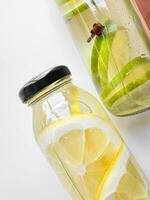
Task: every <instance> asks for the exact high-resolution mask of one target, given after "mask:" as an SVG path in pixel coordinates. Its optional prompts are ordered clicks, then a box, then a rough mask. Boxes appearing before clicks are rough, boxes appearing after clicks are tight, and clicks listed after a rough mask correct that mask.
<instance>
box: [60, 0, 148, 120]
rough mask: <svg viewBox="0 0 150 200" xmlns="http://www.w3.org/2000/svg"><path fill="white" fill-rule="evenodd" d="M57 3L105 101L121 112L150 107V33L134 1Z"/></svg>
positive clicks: (123, 114)
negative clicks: (99, 28)
mask: <svg viewBox="0 0 150 200" xmlns="http://www.w3.org/2000/svg"><path fill="white" fill-rule="evenodd" d="M57 3H58V5H59V8H60V10H61V12H62V14H63V16H64V19H65V21H66V23H67V25H68V27H69V30H70V32H71V34H72V36H73V39H74V41H75V43H76V46H77V47H78V49H79V51H80V54H81V55H82V57H83V58H84V61H85V64H86V66H87V68H88V70H89V72H90V74H91V76H92V79H93V81H94V83H95V86H96V88H97V91H98V93H99V94H100V96H101V99H102V100H103V102H104V104H105V106H106V107H107V108H108V109H109V110H110V111H111V112H112V113H113V114H115V115H118V116H125V115H130V114H135V113H137V112H141V111H143V110H145V109H149V105H150V34H149V29H148V27H147V25H146V23H145V22H144V19H143V18H142V16H141V14H140V12H139V10H138V7H137V6H136V3H135V1H134V0H121V1H120V0H118V1H116V0H113V1H112V0H102V1H99V0H94V1H89V0H86V1H83V0H69V1H60V0H57ZM95 24H101V25H102V27H103V28H102V29H101V32H98V33H97V32H93V27H94V25H95ZM90 36H91V37H90ZM89 37H90V40H88V38H89ZM89 41H90V42H89Z"/></svg>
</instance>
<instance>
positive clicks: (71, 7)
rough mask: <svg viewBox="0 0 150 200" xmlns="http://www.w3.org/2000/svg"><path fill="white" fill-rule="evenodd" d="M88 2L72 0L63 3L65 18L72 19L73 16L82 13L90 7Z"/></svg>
mask: <svg viewBox="0 0 150 200" xmlns="http://www.w3.org/2000/svg"><path fill="white" fill-rule="evenodd" d="M88 8H89V7H88V4H87V3H85V2H84V1H83V0H70V1H68V2H67V3H65V4H64V5H63V8H62V9H63V11H64V13H65V14H64V19H65V20H71V19H72V17H74V16H76V15H78V14H80V13H81V12H83V11H84V10H86V9H88Z"/></svg>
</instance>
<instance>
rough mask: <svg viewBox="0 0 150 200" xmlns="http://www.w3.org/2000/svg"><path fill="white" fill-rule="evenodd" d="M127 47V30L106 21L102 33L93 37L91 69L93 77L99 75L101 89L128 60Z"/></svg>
mask: <svg viewBox="0 0 150 200" xmlns="http://www.w3.org/2000/svg"><path fill="white" fill-rule="evenodd" d="M129 49H130V48H129V38H128V33H127V30H126V29H124V28H122V27H117V25H116V24H115V23H113V22H112V21H107V23H106V24H105V29H104V32H103V35H102V36H98V37H97V38H96V39H95V42H94V45H93V50H92V56H91V71H92V74H93V77H99V81H100V85H101V88H102V90H103V89H104V88H105V86H106V85H107V83H108V82H109V81H111V80H112V78H113V77H114V76H115V75H116V74H117V73H118V72H119V70H120V69H121V68H122V67H123V66H124V65H125V64H126V63H127V61H128V60H129V54H130V53H129V51H130V50H129ZM96 73H97V74H96Z"/></svg>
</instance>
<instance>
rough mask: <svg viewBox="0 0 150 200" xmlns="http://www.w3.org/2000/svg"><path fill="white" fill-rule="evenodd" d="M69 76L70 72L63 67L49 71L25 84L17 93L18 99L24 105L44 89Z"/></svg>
mask: <svg viewBox="0 0 150 200" xmlns="http://www.w3.org/2000/svg"><path fill="white" fill-rule="evenodd" d="M69 75H71V72H70V70H69V69H68V67H66V66H63V65H60V66H57V67H54V68H52V69H49V70H47V71H45V72H43V73H41V74H39V75H38V76H36V77H35V78H33V79H32V80H30V81H29V82H27V83H26V84H25V85H24V86H23V87H22V88H21V90H20V91H19V97H20V99H21V100H22V102H23V103H26V102H27V101H28V100H29V99H30V98H32V97H33V96H34V95H35V94H37V93H38V92H40V91H41V90H42V89H44V88H45V87H47V86H49V85H50V84H52V83H54V82H56V81H58V80H60V79H61V78H63V77H65V76H69Z"/></svg>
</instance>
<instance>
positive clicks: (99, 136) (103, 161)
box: [38, 114, 148, 200]
mask: <svg viewBox="0 0 150 200" xmlns="http://www.w3.org/2000/svg"><path fill="white" fill-rule="evenodd" d="M38 143H39V144H40V146H41V148H42V149H43V151H44V153H45V154H46V156H47V158H48V160H49V161H50V163H51V165H52V166H53V167H54V169H55V171H56V172H57V175H58V176H59V178H60V179H61V180H62V181H63V183H64V184H65V186H66V187H67V189H68V190H69V191H70V193H71V194H72V197H73V199H75V200H79V199H85V200H91V199H92V200H105V199H107V200H112V199H115V200H128V199H132V200H134V199H135V200H136V199H141V200H142V199H145V200H148V188H147V183H146V180H145V177H144V176H143V174H141V172H140V170H139V168H138V166H137V164H136V162H135V161H134V160H133V158H132V156H131V155H130V153H129V151H128V150H127V148H126V146H125V144H124V143H123V141H122V140H121V139H120V137H118V135H117V134H116V133H115V132H114V130H112V129H111V128H110V127H109V126H108V125H107V124H106V123H105V122H104V121H102V120H100V119H99V118H98V117H95V116H94V115H90V114H89V115H77V116H72V117H71V118H67V119H63V120H60V121H58V122H56V123H54V124H52V125H50V126H49V127H47V128H46V129H45V130H44V132H43V133H42V134H41V135H40V136H39V139H38Z"/></svg>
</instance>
